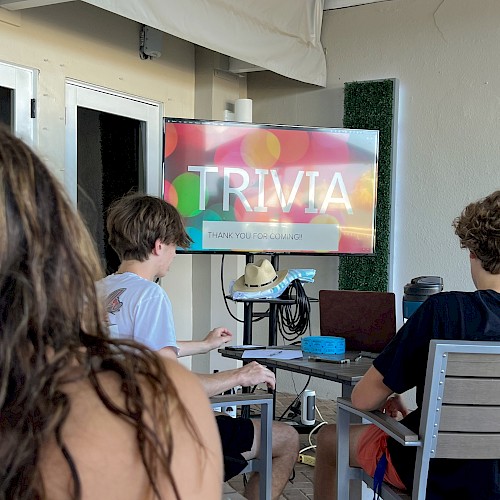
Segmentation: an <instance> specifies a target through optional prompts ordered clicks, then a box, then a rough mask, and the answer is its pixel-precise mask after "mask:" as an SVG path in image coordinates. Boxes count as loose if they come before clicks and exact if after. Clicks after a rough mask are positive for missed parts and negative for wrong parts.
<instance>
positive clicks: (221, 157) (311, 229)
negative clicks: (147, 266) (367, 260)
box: [163, 118, 378, 255]
mask: <svg viewBox="0 0 500 500" xmlns="http://www.w3.org/2000/svg"><path fill="white" fill-rule="evenodd" d="M164 146H165V164H164V186H163V188H164V198H165V200H167V201H168V202H170V203H171V204H173V205H174V206H175V207H177V209H178V210H179V212H180V214H181V215H182V217H183V218H184V222H185V226H186V229H187V232H188V234H189V236H190V237H191V238H192V239H193V244H192V245H191V247H190V248H189V249H187V250H185V251H186V252H189V253H203V252H209V253H259V254H262V253H279V254H322V255H332V254H333V255H340V254H361V255H367V254H372V253H373V251H374V245H375V205H376V184H377V157H378V131H375V130H355V129H331V128H316V127H301V126H284V125H264V124H251V123H237V122H218V121H201V120H187V119H179V118H165V142H164Z"/></svg>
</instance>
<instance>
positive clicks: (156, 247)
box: [151, 239, 163, 255]
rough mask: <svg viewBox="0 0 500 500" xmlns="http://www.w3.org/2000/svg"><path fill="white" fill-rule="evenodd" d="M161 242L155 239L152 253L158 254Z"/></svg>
mask: <svg viewBox="0 0 500 500" xmlns="http://www.w3.org/2000/svg"><path fill="white" fill-rule="evenodd" d="M162 245H163V243H162V242H161V241H160V240H159V239H157V240H156V241H155V246H154V247H153V251H152V252H151V253H152V254H153V255H159V253H160V251H161V247H162Z"/></svg>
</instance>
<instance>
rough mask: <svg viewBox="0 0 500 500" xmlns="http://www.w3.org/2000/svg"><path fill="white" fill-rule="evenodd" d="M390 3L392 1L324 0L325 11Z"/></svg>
mask: <svg viewBox="0 0 500 500" xmlns="http://www.w3.org/2000/svg"><path fill="white" fill-rule="evenodd" d="M388 1H390V0H324V2H325V4H324V7H323V10H335V9H344V8H346V7H354V6H355V5H365V4H367V3H376V2H388Z"/></svg>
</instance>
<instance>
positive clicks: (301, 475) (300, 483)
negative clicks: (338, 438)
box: [229, 393, 336, 500]
mask: <svg viewBox="0 0 500 500" xmlns="http://www.w3.org/2000/svg"><path fill="white" fill-rule="evenodd" d="M294 398H295V395H292V394H281V393H280V394H278V396H277V398H276V415H277V416H280V415H282V413H283V412H284V410H285V409H286V408H287V407H288V405H289V404H290V403H291V402H292V401H293V400H294ZM316 405H317V407H318V409H319V411H320V413H321V415H322V417H323V418H324V420H325V421H327V422H329V423H332V422H335V417H336V404H335V402H333V401H328V400H321V399H318V398H317V399H316ZM316 417H317V420H316V423H317V424H318V423H319V422H320V420H319V418H318V415H316ZM311 441H312V443H313V444H315V443H316V440H315V436H314V434H313V436H312V437H311ZM300 445H301V448H305V447H306V446H309V435H308V434H300ZM304 453H306V454H308V455H311V456H314V450H308V451H306V452H304ZM313 475H314V467H311V466H310V465H306V464H302V463H297V464H296V466H295V477H294V478H293V479H292V480H290V481H289V482H288V484H287V486H286V487H285V490H284V491H283V494H282V496H281V499H282V500H304V499H312V498H313ZM229 484H230V486H231V487H232V488H233V489H234V490H235V491H237V492H238V493H243V488H244V487H243V476H242V475H240V476H236V477H235V478H233V479H232V480H231V481H229Z"/></svg>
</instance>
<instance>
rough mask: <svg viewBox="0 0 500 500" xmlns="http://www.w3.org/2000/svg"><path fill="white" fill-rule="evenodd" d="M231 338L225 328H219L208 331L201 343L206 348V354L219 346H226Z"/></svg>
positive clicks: (230, 334) (231, 335)
mask: <svg viewBox="0 0 500 500" xmlns="http://www.w3.org/2000/svg"><path fill="white" fill-rule="evenodd" d="M232 338H233V334H232V333H231V332H230V331H229V330H228V329H227V328H225V327H223V326H219V327H217V328H214V329H213V330H210V331H209V332H208V335H207V336H206V337H205V339H204V340H203V342H204V343H205V345H206V346H207V352H208V351H211V350H212V349H217V348H218V347H220V346H221V345H224V344H226V343H227V342H229V341H230V340H231V339H232Z"/></svg>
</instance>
